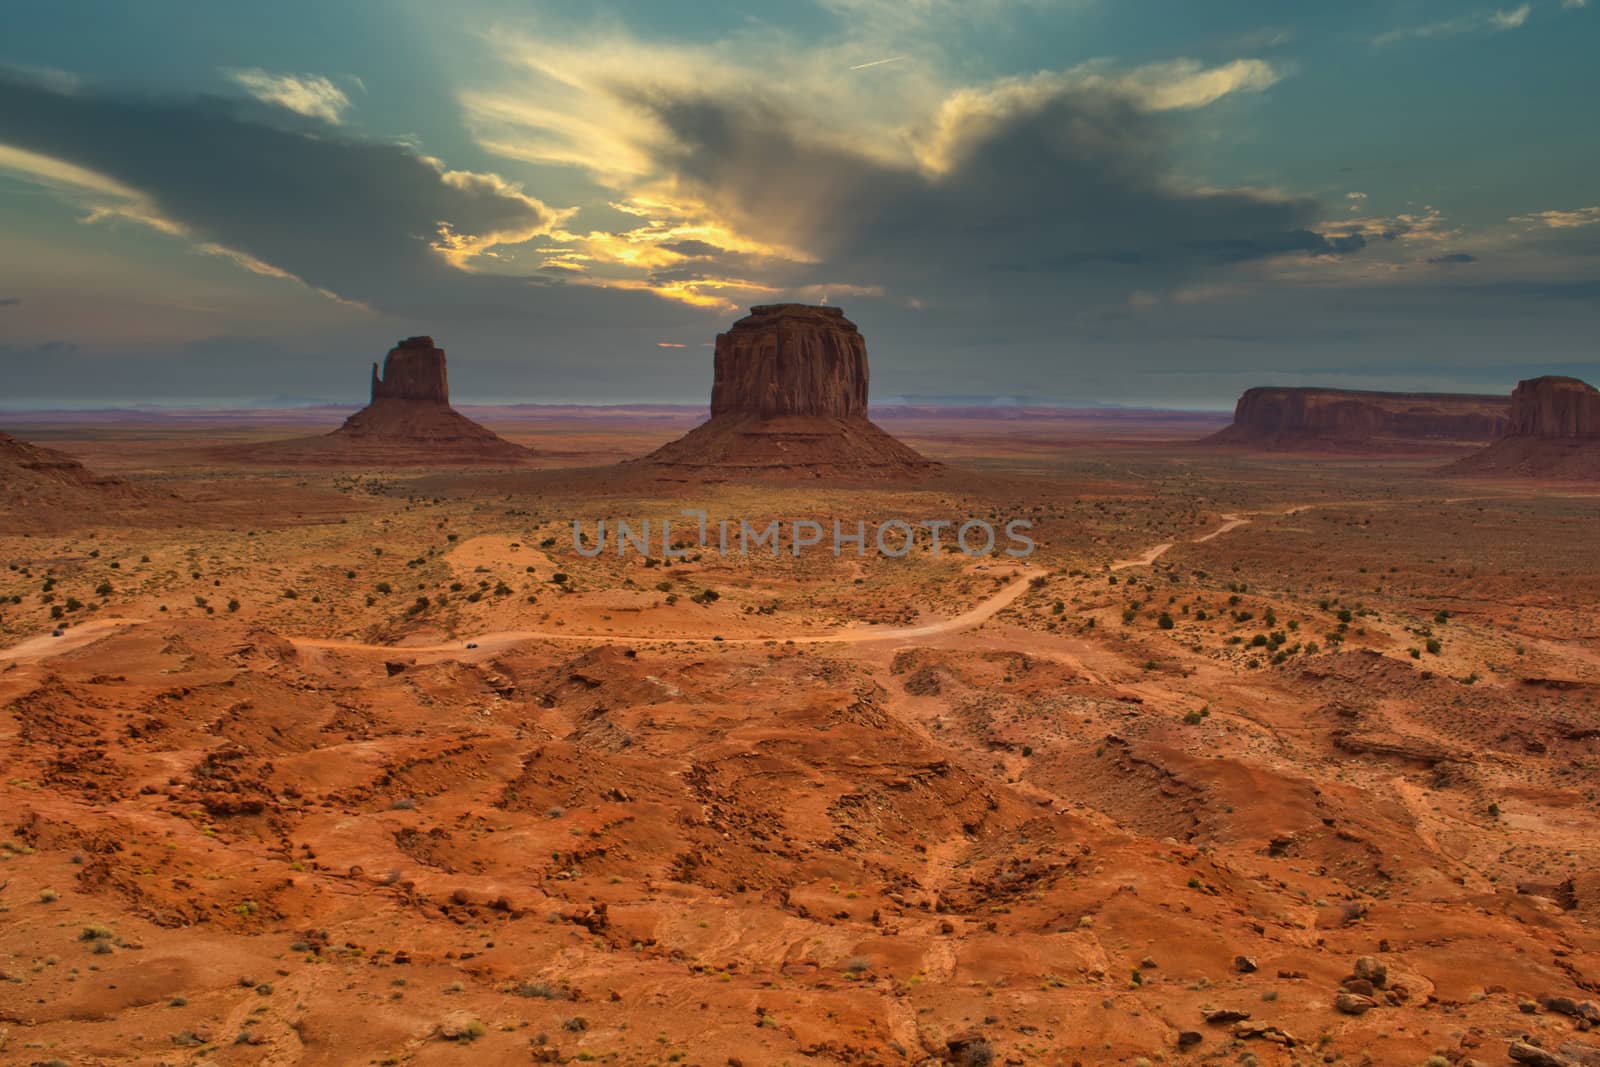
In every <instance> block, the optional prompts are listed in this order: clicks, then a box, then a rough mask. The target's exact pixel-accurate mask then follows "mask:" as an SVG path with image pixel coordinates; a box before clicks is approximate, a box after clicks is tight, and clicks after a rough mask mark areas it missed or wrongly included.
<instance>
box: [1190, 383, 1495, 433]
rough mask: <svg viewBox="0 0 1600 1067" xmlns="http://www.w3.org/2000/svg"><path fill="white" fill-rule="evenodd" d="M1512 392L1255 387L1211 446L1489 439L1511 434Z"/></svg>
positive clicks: (1242, 400)
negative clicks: (1509, 394) (1509, 395)
mask: <svg viewBox="0 0 1600 1067" xmlns="http://www.w3.org/2000/svg"><path fill="white" fill-rule="evenodd" d="M1509 423H1510V404H1509V402H1508V401H1507V400H1506V399H1505V398H1504V397H1497V396H1477V395H1472V394H1466V393H1382V392H1365V391H1358V390H1350V389H1318V388H1279V387H1275V386H1266V387H1260V388H1255V389H1247V390H1246V391H1245V393H1244V395H1243V396H1241V397H1240V398H1239V402H1238V404H1236V405H1235V406H1234V411H1233V424H1232V425H1231V426H1228V427H1227V428H1226V429H1223V430H1221V431H1219V432H1218V433H1216V434H1213V435H1212V436H1211V437H1209V438H1206V443H1208V444H1225V445H1245V446H1254V447H1268V448H1293V447H1296V446H1305V447H1384V446H1392V445H1396V444H1401V445H1403V444H1404V443H1406V442H1436V443H1449V442H1454V443H1463V442H1465V443H1482V442H1487V441H1491V440H1493V439H1494V438H1496V437H1498V436H1499V435H1500V434H1502V433H1504V432H1505V430H1506V427H1507V426H1508V425H1509Z"/></svg>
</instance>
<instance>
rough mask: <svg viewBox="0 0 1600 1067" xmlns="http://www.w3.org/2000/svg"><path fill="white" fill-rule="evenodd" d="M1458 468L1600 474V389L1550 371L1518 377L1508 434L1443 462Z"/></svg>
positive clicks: (1540, 475) (1576, 475) (1465, 471)
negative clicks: (1469, 453) (1448, 461)
mask: <svg viewBox="0 0 1600 1067" xmlns="http://www.w3.org/2000/svg"><path fill="white" fill-rule="evenodd" d="M1445 469H1446V470H1447V471H1449V472H1451V473H1455V474H1510V475H1520V476H1528V477H1538V478H1575V479H1581V480H1593V479H1597V478H1600V390H1597V389H1595V387H1594V386H1592V385H1590V384H1589V383H1588V382H1584V381H1580V380H1578V379H1577V378H1564V377H1560V376H1557V375H1546V376H1545V377H1542V378H1529V379H1527V380H1525V381H1521V382H1518V383H1517V387H1516V389H1514V390H1512V392H1511V418H1510V424H1509V429H1508V430H1507V433H1506V435H1505V436H1504V437H1502V438H1501V439H1500V440H1498V441H1496V442H1494V443H1493V444H1492V445H1490V446H1489V447H1488V448H1485V449H1483V450H1482V451H1480V452H1474V453H1473V454H1472V455H1470V456H1467V457H1465V458H1464V459H1461V460H1458V461H1457V462H1455V463H1453V464H1451V465H1450V466H1449V467H1446V468H1445Z"/></svg>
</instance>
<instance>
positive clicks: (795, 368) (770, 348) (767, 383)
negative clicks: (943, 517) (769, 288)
mask: <svg viewBox="0 0 1600 1067" xmlns="http://www.w3.org/2000/svg"><path fill="white" fill-rule="evenodd" d="M639 462H641V463H643V464H646V465H648V466H651V467H655V468H660V469H661V470H662V473H663V474H664V476H667V477H674V476H681V477H699V478H715V477H720V476H726V475H728V474H733V473H743V474H754V475H769V476H779V477H785V476H795V475H799V476H815V477H821V476H824V475H840V476H863V477H885V476H890V475H896V476H904V475H908V474H915V473H918V472H924V471H930V470H934V469H937V468H938V466H939V465H938V464H936V463H934V462H932V461H931V460H928V459H926V458H924V457H923V456H921V455H919V454H918V453H917V452H916V451H915V450H913V449H911V448H909V447H907V446H906V445H904V444H902V443H901V442H899V441H897V440H895V439H894V438H893V437H891V436H889V435H888V434H886V433H884V432H883V430H881V429H879V428H878V427H877V426H876V425H874V424H873V423H872V422H871V421H870V420H869V419H868V418H867V345H866V342H865V341H864V340H863V339H862V337H861V332H860V331H859V330H857V329H856V325H855V323H853V322H851V321H850V320H849V319H847V318H845V317H844V312H843V311H841V310H840V309H839V308H836V307H813V306H810V305H806V304H768V305H763V306H759V307H753V308H751V309H750V314H749V315H748V316H746V317H745V318H742V319H740V320H739V321H738V322H736V323H734V324H733V327H732V328H731V329H729V330H728V332H727V333H722V334H718V335H717V347H716V357H715V365H714V370H713V377H712V385H711V419H710V420H709V421H708V422H705V423H702V424H701V425H700V426H697V427H696V428H695V429H693V430H691V431H690V432H689V433H688V434H686V435H685V436H683V437H681V438H679V439H678V440H676V441H673V442H672V443H670V444H668V445H664V446H662V447H661V448H659V449H657V450H656V451H655V452H652V453H651V454H650V455H648V456H646V457H645V458H644V459H643V460H641V461H639Z"/></svg>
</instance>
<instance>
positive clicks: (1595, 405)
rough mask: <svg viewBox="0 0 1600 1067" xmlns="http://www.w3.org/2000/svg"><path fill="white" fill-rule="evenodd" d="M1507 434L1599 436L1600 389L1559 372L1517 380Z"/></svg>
mask: <svg viewBox="0 0 1600 1067" xmlns="http://www.w3.org/2000/svg"><path fill="white" fill-rule="evenodd" d="M1508 436H1511V437H1566V438H1600V390H1597V389H1595V387H1594V386H1592V385H1590V384H1589V383H1588V382H1584V381H1580V380H1578V379H1577V378H1563V377H1559V376H1556V375H1546V376H1545V377H1543V378H1529V379H1528V380H1526V381H1521V382H1518V383H1517V387H1516V389H1515V390H1513V391H1512V393H1511V428H1510V431H1509V433H1508Z"/></svg>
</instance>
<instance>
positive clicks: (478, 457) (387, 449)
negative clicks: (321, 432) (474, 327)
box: [224, 337, 533, 467]
mask: <svg viewBox="0 0 1600 1067" xmlns="http://www.w3.org/2000/svg"><path fill="white" fill-rule="evenodd" d="M224 451H225V452H226V453H227V458H229V459H233V460H236V461H243V462H252V463H269V464H278V463H282V464H289V465H294V464H301V463H304V464H328V465H337V466H379V467H423V466H433V465H439V464H449V465H462V464H501V465H503V464H508V463H510V464H520V463H524V462H526V461H528V460H529V459H531V458H532V457H533V453H532V452H530V451H529V450H528V449H526V448H523V447H522V446H521V445H516V444H512V443H511V442H510V441H507V440H505V439H504V438H502V437H500V436H499V435H497V434H496V433H495V432H494V431H492V430H489V429H487V428H485V427H483V426H480V425H478V424H477V423H476V422H473V421H472V420H471V419H469V418H467V417H466V416H465V415H462V414H461V413H460V412H458V411H456V410H455V409H454V408H452V407H451V406H450V382H449V377H448V374H447V371H446V361H445V354H444V349H442V348H439V347H438V346H437V345H435V344H434V343H433V338H431V337H408V338H406V339H405V340H403V341H401V342H400V343H399V344H397V345H395V346H394V347H393V348H391V349H390V350H389V354H388V355H387V356H385V357H384V360H383V368H382V373H381V374H380V373H379V368H378V365H377V364H373V366H372V402H371V403H369V404H368V405H367V406H366V407H364V408H362V409H361V410H360V411H358V412H356V413H355V414H354V415H351V416H350V417H349V418H348V419H346V420H345V422H344V425H343V426H341V427H339V428H338V429H337V430H335V431H333V433H331V434H327V435H326V436H323V437H309V438H298V439H295V440H292V441H274V442H269V443H267V444H263V445H253V446H248V447H245V448H240V449H226V450H224Z"/></svg>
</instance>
